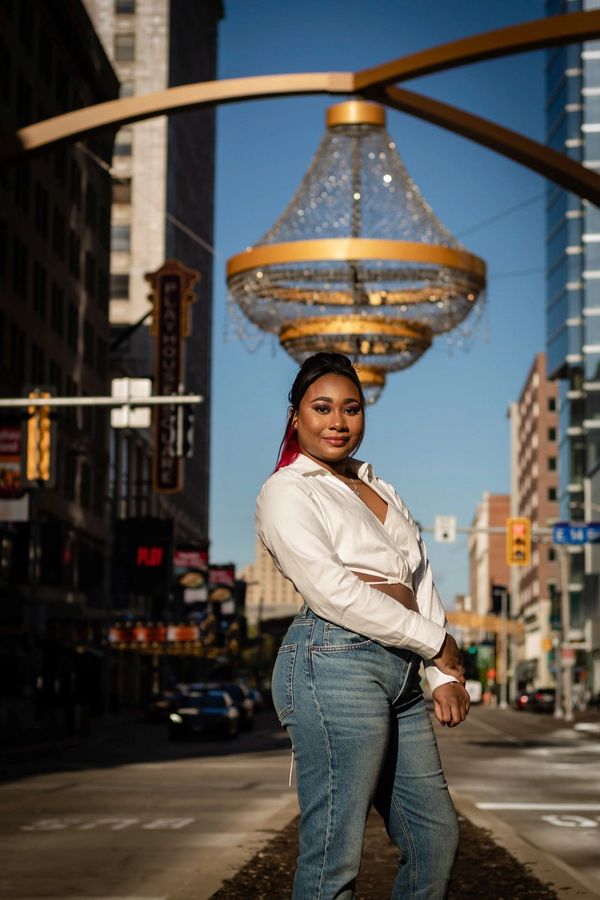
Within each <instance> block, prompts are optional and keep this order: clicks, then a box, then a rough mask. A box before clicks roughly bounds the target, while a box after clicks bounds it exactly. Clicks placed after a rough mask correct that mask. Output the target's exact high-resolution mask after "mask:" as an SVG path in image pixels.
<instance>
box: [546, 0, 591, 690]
mask: <svg viewBox="0 0 600 900" xmlns="http://www.w3.org/2000/svg"><path fill="white" fill-rule="evenodd" d="M599 7H600V0H548V2H547V7H546V11H547V14H548V15H559V14H564V13H574V12H580V11H583V10H589V9H595V8H599ZM546 117H547V118H546V122H547V125H546V128H547V133H546V142H547V144H548V145H549V146H550V147H552V148H554V149H556V150H558V151H560V152H562V153H567V154H568V155H569V156H571V157H572V158H573V159H576V160H577V161H578V162H581V163H583V165H585V166H586V167H589V168H590V169H593V170H595V171H598V172H600V41H590V42H587V43H585V44H583V45H581V44H579V45H570V46H566V47H558V48H554V49H552V50H549V51H548V52H547V63H546ZM546 244H547V298H546V349H547V361H548V374H549V376H550V377H551V378H556V379H559V380H560V392H559V396H560V420H559V421H560V424H559V429H558V434H557V435H556V439H557V441H558V457H559V497H558V499H559V504H560V518H561V520H564V521H567V520H570V521H578V520H579V521H584V520H586V519H587V520H589V519H590V517H593V518H594V519H600V509H599V510H595V511H594V510H593V509H591V505H593V504H591V502H590V491H589V477H590V475H592V474H593V473H594V472H595V470H596V468H597V466H598V463H599V462H600V210H599V209H598V208H597V207H596V206H594V205H592V204H590V203H587V202H585V201H582V200H581V199H580V198H579V197H577V196H575V195H574V194H571V193H568V192H567V191H564V190H562V189H561V188H558V187H557V186H556V185H554V184H552V183H550V182H549V183H548V193H547V208H546ZM591 562H592V556H591V553H590V551H589V548H588V549H587V550H586V549H585V548H584V547H579V548H577V547H572V548H570V551H569V578H568V585H569V599H570V609H571V626H572V629H573V635H572V637H573V639H574V640H577V642H578V643H580V644H581V647H582V649H581V650H580V651H578V654H577V666H576V673H575V678H576V681H580V682H585V683H586V684H587V685H588V686H589V687H590V688H591V689H592V690H593V691H595V692H598V691H599V690H600V683H599V681H600V649H596V652H594V650H595V648H599V647H600V634H599V633H598V632H599V631H600V628H599V624H600V623H599V618H600V598H599V596H598V576H597V574H595V573H594V572H593V571H592V568H593V567H592V565H591ZM595 668H596V671H594V669H595ZM594 682H595V683H594Z"/></svg>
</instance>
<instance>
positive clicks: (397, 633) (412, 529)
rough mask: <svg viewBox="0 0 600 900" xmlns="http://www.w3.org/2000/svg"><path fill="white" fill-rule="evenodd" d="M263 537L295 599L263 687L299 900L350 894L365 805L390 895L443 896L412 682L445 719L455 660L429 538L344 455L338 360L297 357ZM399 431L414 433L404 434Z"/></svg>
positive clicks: (444, 880) (424, 723) (422, 724)
mask: <svg viewBox="0 0 600 900" xmlns="http://www.w3.org/2000/svg"><path fill="white" fill-rule="evenodd" d="M289 399H290V404H291V407H290V412H289V417H288V422H287V426H286V431H285V435H284V439H283V442H282V445H281V448H280V454H279V460H278V465H277V468H276V471H275V472H274V474H273V475H271V477H270V478H269V479H268V480H267V481H266V483H265V484H264V485H263V488H262V490H261V492H260V495H259V497H258V501H257V530H258V534H259V536H260V538H261V540H262V542H263V544H264V545H265V547H266V548H267V550H268V551H269V553H270V554H271V555H272V557H273V559H274V560H275V562H276V564H277V566H278V567H279V569H280V570H281V571H282V573H283V574H284V575H285V576H286V577H287V578H289V579H290V580H291V581H292V582H293V583H294V585H295V587H296V589H297V590H298V592H299V593H300V595H301V596H302V598H303V599H304V601H305V602H304V605H303V606H302V608H301V610H300V612H299V613H298V615H297V616H296V617H295V619H294V620H293V622H292V624H291V626H290V628H289V629H288V632H287V634H286V636H285V638H284V640H283V643H282V645H281V648H280V650H279V653H278V656H277V662H276V664H275V669H274V672H273V680H272V691H273V700H274V703H275V708H276V710H277V714H278V716H279V720H280V722H281V723H282V725H284V726H285V727H286V728H287V730H288V734H289V736H290V738H291V741H292V748H293V756H294V758H295V760H296V765H297V785H298V798H299V802H300V828H299V838H300V854H299V858H298V867H297V871H296V876H295V880H294V890H293V898H294V900H333V898H343V900H350V898H352V897H354V887H355V880H356V876H357V873H358V870H359V866H360V857H361V852H362V845H363V837H364V829H365V821H366V818H367V814H368V812H369V808H370V806H371V804H374V805H375V807H376V808H377V810H378V811H379V812H380V813H381V815H382V816H383V818H384V821H385V825H386V828H387V831H388V834H389V835H390V838H391V839H392V841H393V842H394V843H395V844H396V846H397V847H398V848H399V849H400V850H401V851H402V857H401V861H400V865H399V871H398V875H397V878H396V881H395V885H394V890H393V894H392V897H393V898H395V900H400V898H411V900H416V898H421V900H438V898H443V897H444V895H445V893H446V889H447V884H448V880H449V876H450V870H451V867H452V863H453V861H454V856H455V853H456V846H457V840H458V834H457V833H458V828H457V821H456V814H455V812H454V808H453V806H452V802H451V800H450V797H449V794H448V789H447V785H446V782H445V780H444V776H443V773H442V770H441V765H440V760H439V754H438V750H437V745H436V742H435V737H434V735H433V730H432V727H431V723H430V720H429V716H428V713H427V710H426V708H425V703H424V700H423V696H422V693H421V688H420V676H419V668H420V664H421V662H424V664H425V671H426V673H427V675H428V679H429V682H430V684H431V687H432V690H433V700H434V710H435V715H436V717H437V718H438V720H439V721H440V722H441V723H442V724H444V725H449V726H452V725H457V724H459V723H460V722H462V721H463V720H464V718H465V716H466V714H467V712H468V707H469V700H468V695H467V692H466V691H465V688H464V686H463V685H464V670H463V667H462V664H461V659H460V654H459V651H458V648H457V646H456V642H455V641H454V639H453V638H452V637H451V635H449V634H448V633H447V632H446V629H445V615H444V610H443V608H442V605H441V602H440V599H439V597H438V594H437V591H436V589H435V586H434V584H433V580H432V576H431V570H430V567H429V563H428V561H427V555H426V551H425V546H424V544H423V543H422V541H421V540H420V536H419V531H418V529H417V526H416V525H415V522H414V520H413V518H412V516H411V515H410V513H409V512H408V510H407V508H406V507H405V505H404V503H403V502H402V500H401V499H400V497H399V496H398V494H397V493H396V492H395V490H394V489H393V488H392V487H391V486H390V485H388V484H386V483H385V482H384V481H381V480H380V479H378V478H376V477H375V475H374V474H373V471H372V469H371V466H370V465H369V464H368V463H362V462H359V461H358V460H355V459H353V458H352V455H353V453H354V452H355V451H356V450H357V449H358V447H359V444H360V442H361V440H362V438H363V435H364V429H365V402H364V397H363V393H362V389H361V385H360V382H359V380H358V376H357V374H356V372H355V370H354V368H353V367H352V364H351V362H350V360H349V359H348V358H347V357H346V356H342V355H340V354H337V353H317V354H316V355H315V356H312V357H310V358H309V359H307V360H306V362H305V363H304V364H303V366H302V367H301V369H300V371H299V373H298V375H297V377H296V380H295V381H294V384H293V386H292V389H291V392H290V396H289ZM407 433H408V429H407Z"/></svg>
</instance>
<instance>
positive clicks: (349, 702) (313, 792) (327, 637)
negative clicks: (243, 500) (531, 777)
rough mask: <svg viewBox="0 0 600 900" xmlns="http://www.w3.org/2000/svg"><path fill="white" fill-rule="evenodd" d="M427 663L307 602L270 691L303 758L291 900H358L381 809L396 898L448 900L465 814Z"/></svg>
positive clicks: (296, 753)
mask: <svg viewBox="0 0 600 900" xmlns="http://www.w3.org/2000/svg"><path fill="white" fill-rule="evenodd" d="M420 662H421V660H420V657H418V656H417V655H416V654H414V653H412V652H410V651H408V650H400V649H390V648H386V647H383V646H381V644H378V643H377V642H376V641H371V640H368V639H367V638H365V637H363V636H362V635H358V634H355V633H354V632H352V631H347V630H346V629H344V628H340V627H338V626H337V625H333V624H332V623H330V622H326V621H325V620H323V619H321V618H319V617H318V616H317V615H315V614H314V613H313V612H312V611H311V610H310V609H309V608H308V607H307V606H306V604H305V605H304V606H303V607H302V609H301V610H300V612H299V614H298V615H297V616H296V617H295V619H294V620H293V622H292V624H291V625H290V627H289V629H288V631H287V634H286V636H285V638H284V640H283V643H282V645H281V647H280V649H279V653H278V655H277V661H276V663H275V668H274V671H273V679H272V691H273V701H274V704H275V709H276V711H277V715H278V717H279V720H280V722H281V724H282V725H284V727H285V728H286V729H287V731H288V734H289V736H290V739H291V741H292V748H293V751H294V756H295V759H296V766H297V771H296V779H297V785H298V799H299V802H300V826H299V840H300V853H299V857H298V866H297V870H296V876H295V879H294V890H293V894H292V898H293V900H334V898H336V900H351V898H354V897H355V884H356V877H357V875H358V870H359V867H360V859H361V854H362V846H363V840H364V831H365V823H366V819H367V815H368V813H369V809H370V807H371V805H374V806H375V808H376V809H377V810H378V812H379V813H380V814H381V815H382V816H383V819H384V822H385V826H386V829H387V832H388V834H389V836H390V838H391V840H392V841H393V842H394V844H395V845H396V846H397V847H398V849H399V850H401V858H400V861H399V869H398V874H397V877H396V880H395V883H394V889H393V892H392V900H409V898H410V900H442V898H443V897H444V896H445V895H446V891H447V887H448V881H449V878H450V871H451V868H452V864H453V862H454V857H455V854H456V848H457V845H458V823H457V819H456V813H455V811H454V807H453V805H452V801H451V799H450V795H449V793H448V786H447V784H446V781H445V779H444V774H443V772H442V767H441V764H440V757H439V753H438V749H437V744H436V740H435V736H434V734H433V729H432V726H431V722H430V720H429V715H428V712H427V710H426V707H425V702H424V700H423V695H422V692H421V687H420V680H419V665H420Z"/></svg>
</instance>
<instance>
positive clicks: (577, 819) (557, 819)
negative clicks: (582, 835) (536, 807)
mask: <svg viewBox="0 0 600 900" xmlns="http://www.w3.org/2000/svg"><path fill="white" fill-rule="evenodd" d="M541 819H542V821H543V822H548V824H549V825H558V826H559V827H560V828H597V827H598V822H597V821H596V819H588V817H587V816H541ZM598 819H600V816H598Z"/></svg>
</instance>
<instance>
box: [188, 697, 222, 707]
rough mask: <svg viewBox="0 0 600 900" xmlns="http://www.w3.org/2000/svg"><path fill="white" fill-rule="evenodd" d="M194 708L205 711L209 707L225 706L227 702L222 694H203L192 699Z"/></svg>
mask: <svg viewBox="0 0 600 900" xmlns="http://www.w3.org/2000/svg"><path fill="white" fill-rule="evenodd" d="M194 706H198V707H199V708H200V709H205V708H206V707H209V706H227V702H226V700H225V697H224V696H223V694H204V696H198V697H194Z"/></svg>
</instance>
